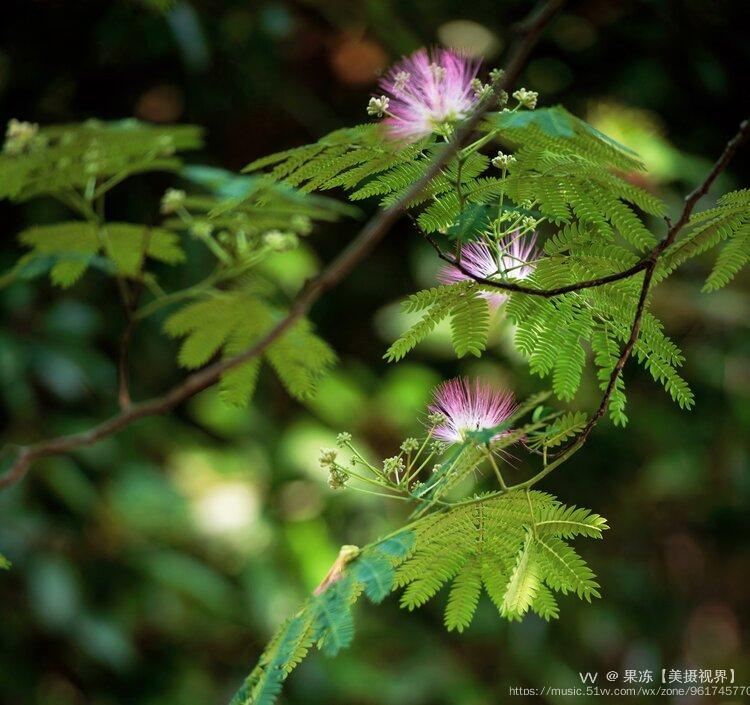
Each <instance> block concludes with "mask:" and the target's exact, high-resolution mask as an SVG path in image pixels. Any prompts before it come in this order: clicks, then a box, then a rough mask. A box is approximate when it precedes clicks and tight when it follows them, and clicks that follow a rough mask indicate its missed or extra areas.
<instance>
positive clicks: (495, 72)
mask: <svg viewBox="0 0 750 705" xmlns="http://www.w3.org/2000/svg"><path fill="white" fill-rule="evenodd" d="M503 76H505V70H504V69H492V71H490V81H492V83H497V82H498V81H500V80H501V79H502V77H503Z"/></svg>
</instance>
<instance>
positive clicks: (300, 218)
mask: <svg viewBox="0 0 750 705" xmlns="http://www.w3.org/2000/svg"><path fill="white" fill-rule="evenodd" d="M290 225H291V226H292V229H293V230H295V231H296V232H298V233H299V234H300V235H309V234H310V233H311V232H312V221H311V220H310V218H309V217H308V216H306V215H299V214H297V215H293V216H292V219H291V221H290Z"/></svg>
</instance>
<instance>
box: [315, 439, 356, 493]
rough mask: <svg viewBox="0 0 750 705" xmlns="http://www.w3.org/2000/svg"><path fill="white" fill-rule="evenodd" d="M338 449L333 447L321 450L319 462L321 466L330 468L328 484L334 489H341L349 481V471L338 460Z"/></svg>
mask: <svg viewBox="0 0 750 705" xmlns="http://www.w3.org/2000/svg"><path fill="white" fill-rule="evenodd" d="M336 457H337V455H336V451H335V450H333V449H332V448H324V449H323V450H321V451H320V458H319V460H318V462H319V463H320V467H322V468H323V469H328V486H329V487H330V488H331V489H332V490H338V489H341V488H342V487H344V486H345V485H346V483H347V482H348V481H349V473H347V471H346V470H345V469H344V468H343V467H342V466H341V465H339V464H338V463H337V462H336Z"/></svg>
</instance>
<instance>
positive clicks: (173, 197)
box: [160, 188, 187, 215]
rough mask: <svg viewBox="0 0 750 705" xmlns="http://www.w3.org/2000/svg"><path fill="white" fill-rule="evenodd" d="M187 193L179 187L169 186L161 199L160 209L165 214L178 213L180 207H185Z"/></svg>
mask: <svg viewBox="0 0 750 705" xmlns="http://www.w3.org/2000/svg"><path fill="white" fill-rule="evenodd" d="M186 198H187V194H186V193H185V192H184V191H183V190H182V189H178V188H168V189H167V190H166V191H165V192H164V195H163V196H162V199H161V207H160V210H161V212H162V213H163V214H164V215H170V214H171V213H176V212H177V211H178V210H180V208H184V206H185V199H186Z"/></svg>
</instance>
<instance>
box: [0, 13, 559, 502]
mask: <svg viewBox="0 0 750 705" xmlns="http://www.w3.org/2000/svg"><path fill="white" fill-rule="evenodd" d="M563 4H564V0H547V1H546V2H544V3H542V4H541V5H540V6H539V8H538V9H536V10H535V11H534V12H532V14H531V15H530V17H529V18H528V19H527V20H525V21H524V22H523V23H522V24H521V25H520V28H519V37H518V39H517V40H516V42H515V44H514V46H513V48H512V50H511V55H510V58H509V60H508V63H507V65H506V69H505V73H504V75H503V77H502V78H501V79H500V81H498V82H497V83H496V84H495V86H494V87H493V91H492V93H491V94H490V95H489V96H488V97H487V98H486V99H485V100H484V102H482V103H480V104H479V106H478V107H477V109H476V110H475V111H474V112H473V113H472V115H471V116H470V117H469V118H468V119H467V120H466V121H465V122H464V123H463V125H462V126H461V127H460V128H459V129H458V130H457V131H456V133H455V134H454V136H453V138H452V139H451V141H450V142H449V143H448V144H447V145H446V147H445V149H443V151H442V152H441V154H440V155H439V156H438V158H437V159H436V160H435V161H434V162H433V163H432V165H431V166H430V168H429V169H428V170H427V171H426V172H425V174H424V175H423V176H422V178H420V179H419V180H418V181H416V182H415V183H414V184H413V185H412V186H411V187H410V188H409V189H408V190H407V191H406V192H405V193H404V194H403V196H401V198H399V199H398V200H397V201H396V202H394V203H393V204H392V205H391V206H389V207H388V208H386V209H384V210H382V211H380V212H379V213H377V214H376V215H374V216H373V217H372V218H371V219H370V220H369V221H368V222H367V223H366V224H365V226H364V227H363V228H362V230H361V231H360V232H359V234H358V235H357V237H356V238H355V239H354V240H352V242H351V243H350V244H349V245H348V247H346V248H345V249H344V250H343V251H342V252H341V253H340V254H339V255H338V256H337V257H336V258H335V259H334V260H333V261H332V262H331V263H330V264H329V265H328V266H327V267H326V268H325V269H324V270H323V271H322V272H321V273H320V274H319V275H318V276H317V277H316V278H314V279H312V280H311V281H309V282H308V283H307V284H306V285H305V287H303V289H302V291H301V292H300V293H299V294H298V296H297V298H296V299H295V301H294V302H293V304H292V306H291V308H290V310H289V313H288V314H287V316H286V317H285V318H284V319H282V320H281V321H280V322H279V323H278V324H277V325H276V326H275V327H274V328H272V329H271V330H270V331H269V332H268V333H266V335H265V336H263V337H262V338H261V339H260V340H258V341H257V342H256V343H255V344H254V345H252V346H251V347H250V348H248V349H247V350H246V351H245V352H243V353H241V354H240V355H237V356H236V357H233V358H231V359H229V360H224V361H221V362H216V363H214V364H212V365H210V366H208V367H206V368H204V369H203V370H200V371H198V372H195V373H194V374H191V375H189V376H188V377H186V378H185V379H184V380H183V381H182V382H181V383H180V384H178V385H177V386H175V387H173V388H172V389H171V390H169V391H168V392H166V393H165V394H164V395H162V396H160V397H156V398H154V399H150V400H148V401H145V402H141V403H139V404H133V405H131V406H129V407H128V408H126V409H123V410H122V411H121V412H120V413H119V414H116V415H115V416H112V417H111V418H109V419H108V420H106V421H104V422H102V423H101V424H99V425H97V426H94V427H93V428H91V429H89V430H87V431H83V432H81V433H76V434H72V435H69V436H61V437H59V438H53V439H51V440H47V441H42V442H40V443H36V444H34V445H30V446H25V447H21V448H20V449H19V450H18V453H17V455H16V458H15V460H14V462H13V463H12V464H11V466H10V468H9V469H8V471H7V472H6V473H5V474H4V475H3V476H2V477H0V489H4V488H6V487H9V486H11V485H13V484H14V483H16V482H18V481H19V480H20V479H22V478H23V477H24V476H25V475H26V473H27V472H28V471H29V468H30V467H31V466H32V464H33V463H34V462H35V461H37V460H39V459H41V458H45V457H49V456H53V455H61V454H63V453H67V452H69V451H71V450H74V449H75V448H80V447H82V446H89V445H92V444H94V443H96V442H97V441H99V440H101V439H102V438H105V437H107V436H110V435H112V434H113V433H117V432H118V431H120V430H122V429H123V428H125V427H126V426H129V425H130V424H131V423H133V422H134V421H137V420H139V419H142V418H145V417H147V416H154V415H156V414H161V413H164V412H166V411H168V410H170V409H172V408H173V407H175V406H177V405H178V404H180V403H181V402H183V401H185V400H186V399H189V398H190V397H192V396H193V395H195V394H197V393H198V392H201V391H203V390H204V389H206V388H208V387H210V386H212V385H213V384H215V383H216V382H217V381H218V380H219V378H220V377H221V375H223V374H224V373H225V372H228V371H229V370H232V369H234V368H235V367H238V366H239V365H242V364H243V363H245V362H247V361H248V360H250V359H252V358H254V357H257V356H258V355H261V354H262V353H263V352H264V351H265V350H266V349H267V348H268V347H269V346H270V345H271V344H272V343H273V342H274V341H276V340H277V339H278V338H280V337H281V336H282V335H283V334H284V333H285V332H286V331H287V330H289V328H290V327H291V326H293V325H294V324H295V323H296V322H297V321H298V320H299V319H300V318H301V317H302V316H304V315H305V314H306V313H307V312H308V311H309V310H310V308H311V307H312V305H313V304H314V303H315V302H316V301H317V300H318V299H319V298H320V296H321V295H322V294H323V293H325V292H326V291H328V290H329V289H331V288H333V287H334V286H336V285H337V284H338V283H339V282H340V281H341V280H342V279H343V278H344V277H345V276H346V275H347V274H348V273H349V272H350V271H351V270H352V269H353V268H354V267H355V266H356V265H357V264H359V263H360V262H361V261H362V260H363V259H364V258H365V257H366V256H367V255H368V254H370V252H371V251H372V250H373V249H374V248H375V246H376V245H377V244H378V243H379V242H380V241H381V240H382V239H383V237H384V236H385V235H386V233H387V232H388V231H389V230H390V228H391V227H392V226H393V224H394V223H395V222H396V221H397V220H398V219H399V218H400V217H401V216H402V215H403V214H404V213H405V211H406V208H407V206H408V204H409V203H410V202H411V201H412V200H414V199H415V198H416V197H417V196H419V195H420V194H421V193H422V191H423V190H424V189H425V188H426V187H427V186H428V185H429V183H430V181H432V179H433V178H434V177H435V176H436V175H437V174H438V173H439V172H440V170H441V169H442V168H443V167H444V166H445V165H446V164H447V163H448V162H449V161H450V160H451V159H452V158H453V157H454V156H455V155H456V154H457V153H458V151H459V150H460V149H461V147H462V145H463V144H464V142H465V141H466V140H467V139H468V137H469V136H470V135H471V133H472V132H473V131H474V130H475V128H476V127H477V126H478V125H479V122H480V121H481V119H482V118H483V117H484V115H485V113H487V112H488V111H489V110H490V108H491V106H492V104H493V102H494V100H496V98H497V96H498V95H499V94H500V91H503V90H507V89H508V88H510V87H512V86H513V85H514V84H515V82H516V80H517V79H518V77H519V75H520V73H521V71H522V70H523V67H524V66H525V65H526V61H527V59H528V57H529V55H530V53H531V50H532V48H533V47H534V45H535V44H536V42H537V40H538V39H539V36H540V34H541V33H542V31H543V30H544V28H545V27H546V26H547V25H548V24H549V22H550V20H551V19H552V17H553V16H554V15H555V13H556V12H557V10H559V9H560V7H561V6H562V5H563Z"/></svg>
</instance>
